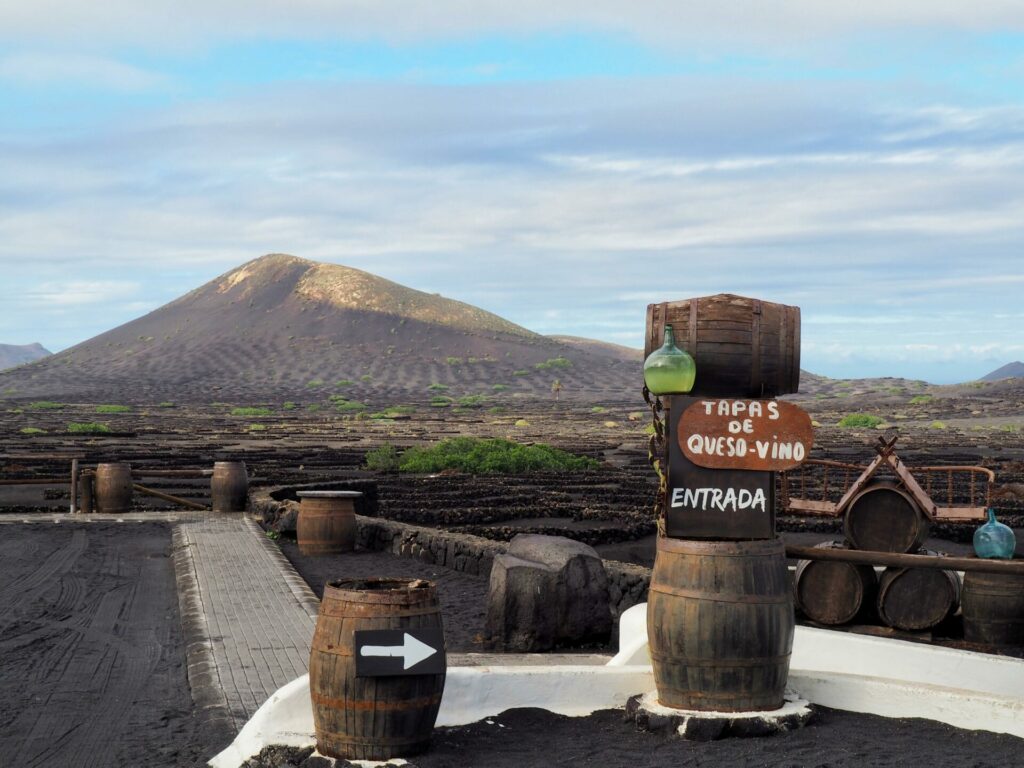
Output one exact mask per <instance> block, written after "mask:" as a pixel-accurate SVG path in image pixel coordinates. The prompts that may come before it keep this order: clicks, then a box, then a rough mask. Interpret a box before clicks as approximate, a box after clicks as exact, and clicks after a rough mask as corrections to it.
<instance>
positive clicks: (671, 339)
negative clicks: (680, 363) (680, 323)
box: [661, 325, 676, 347]
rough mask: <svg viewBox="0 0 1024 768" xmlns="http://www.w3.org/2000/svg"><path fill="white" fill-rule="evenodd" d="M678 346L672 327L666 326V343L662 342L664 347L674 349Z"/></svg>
mask: <svg viewBox="0 0 1024 768" xmlns="http://www.w3.org/2000/svg"><path fill="white" fill-rule="evenodd" d="M675 345H676V336H675V333H674V332H673V331H672V326H671V325H666V326H665V341H664V342H662V345H661V346H663V347H674V346H675Z"/></svg>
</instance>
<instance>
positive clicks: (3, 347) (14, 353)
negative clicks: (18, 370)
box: [0, 341, 52, 371]
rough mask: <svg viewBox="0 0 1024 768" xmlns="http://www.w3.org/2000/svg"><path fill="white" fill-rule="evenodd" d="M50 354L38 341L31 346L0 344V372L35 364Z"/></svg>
mask: <svg viewBox="0 0 1024 768" xmlns="http://www.w3.org/2000/svg"><path fill="white" fill-rule="evenodd" d="M51 354H52V353H51V352H50V350H48V349H47V348H46V347H44V346H43V345H42V344H40V343H39V342H38V341H36V342H33V343H32V344H0V371H4V370H7V369H8V368H14V367H15V366H18V365H24V364H25V363H32V362H35V361H36V360H41V359H42V358H44V357H48V356H49V355H51Z"/></svg>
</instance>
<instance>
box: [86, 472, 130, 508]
mask: <svg viewBox="0 0 1024 768" xmlns="http://www.w3.org/2000/svg"><path fill="white" fill-rule="evenodd" d="M93 488H94V492H95V502H96V511H97V512H100V513H106V514H120V513H122V512H129V511H131V508H132V467H131V465H130V464H123V463H117V464H98V465H97V466H96V479H95V481H94V487H93Z"/></svg>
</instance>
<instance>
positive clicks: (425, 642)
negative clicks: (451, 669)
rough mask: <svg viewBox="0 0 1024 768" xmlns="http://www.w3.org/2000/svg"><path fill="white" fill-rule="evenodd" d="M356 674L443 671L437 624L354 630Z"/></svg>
mask: <svg viewBox="0 0 1024 768" xmlns="http://www.w3.org/2000/svg"><path fill="white" fill-rule="evenodd" d="M355 645H356V675H357V676H358V677H386V676H390V675H431V674H434V675H437V674H444V672H445V667H446V664H445V654H444V634H443V633H442V631H441V629H440V628H430V629H407V630H399V629H372V630H362V631H357V632H356V633H355Z"/></svg>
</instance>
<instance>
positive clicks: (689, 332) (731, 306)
mask: <svg viewBox="0 0 1024 768" xmlns="http://www.w3.org/2000/svg"><path fill="white" fill-rule="evenodd" d="M666 324H668V325H671V326H672V330H673V331H674V332H675V339H676V346H678V347H680V348H683V349H685V350H686V351H687V352H689V353H690V354H691V355H692V356H693V359H694V361H695V362H696V363H697V378H696V380H695V381H694V384H693V389H692V390H691V392H690V394H691V395H708V396H714V397H775V396H776V395H785V394H789V393H792V392H796V391H797V389H798V388H799V386H800V308H799V307H791V306H787V305H785V304H774V303H772V302H770V301H761V300H759V299H748V298H745V297H743V296H734V295H733V294H730V293H720V294H717V295H715V296H705V297H703V298H696V299H684V300H683V301H669V302H664V303H662V304H650V305H648V307H647V335H646V342H645V350H644V356H645V357H646V356H647V355H649V354H651V352H653V351H654V350H655V349H657V348H658V347H660V346H661V345H662V343H663V342H664V332H665V325H666Z"/></svg>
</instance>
